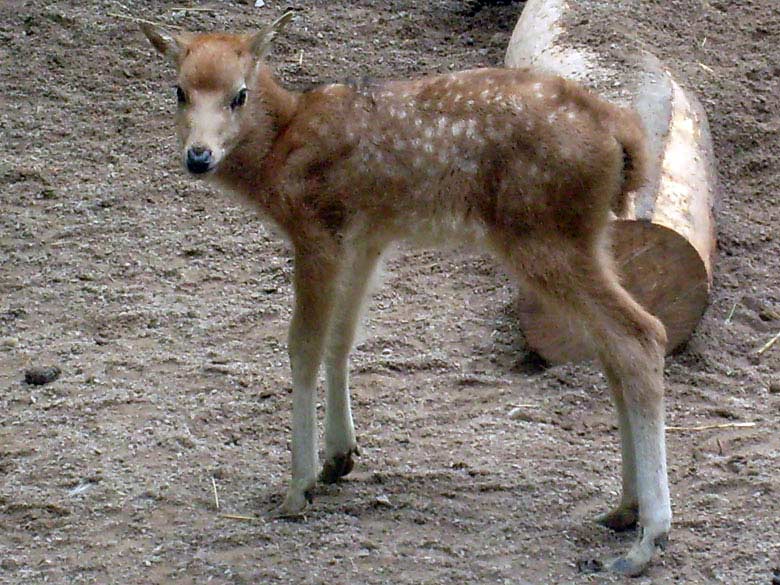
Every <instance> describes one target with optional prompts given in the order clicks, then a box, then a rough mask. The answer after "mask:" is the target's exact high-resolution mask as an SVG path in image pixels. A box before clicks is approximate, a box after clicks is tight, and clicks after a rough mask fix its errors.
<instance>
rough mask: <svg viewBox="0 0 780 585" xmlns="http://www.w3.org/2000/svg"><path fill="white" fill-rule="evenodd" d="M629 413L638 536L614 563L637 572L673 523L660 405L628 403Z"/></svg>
mask: <svg viewBox="0 0 780 585" xmlns="http://www.w3.org/2000/svg"><path fill="white" fill-rule="evenodd" d="M628 416H629V418H630V421H631V432H632V435H633V439H634V449H635V454H636V480H637V481H636V485H637V497H638V500H639V525H640V531H639V538H638V540H637V542H636V543H635V544H634V546H633V547H632V548H631V550H630V551H629V553H628V554H627V555H626V556H625V557H623V558H621V559H618V560H617V561H616V563H615V565H614V566H613V568H615V569H616V570H617V571H619V572H622V573H627V574H630V575H636V574H639V573H641V572H642V570H643V569H644V567H645V566H646V565H647V563H648V562H649V561H650V559H651V558H652V556H653V553H654V552H655V548H656V546H657V545H660V546H664V545H665V543H666V537H667V534H668V532H669V529H670V527H671V523H672V509H671V503H670V499H669V484H668V479H667V472H666V446H665V439H664V420H663V410H662V407H660V408H658V409H640V408H631V407H630V406H629V409H628Z"/></svg>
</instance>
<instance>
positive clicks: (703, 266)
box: [506, 0, 716, 363]
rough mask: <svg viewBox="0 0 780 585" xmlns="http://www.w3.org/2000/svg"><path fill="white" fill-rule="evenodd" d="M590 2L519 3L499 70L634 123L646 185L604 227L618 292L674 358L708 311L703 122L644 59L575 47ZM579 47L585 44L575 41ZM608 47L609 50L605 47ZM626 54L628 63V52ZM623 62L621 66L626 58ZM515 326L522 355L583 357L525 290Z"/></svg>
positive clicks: (581, 344)
mask: <svg viewBox="0 0 780 585" xmlns="http://www.w3.org/2000/svg"><path fill="white" fill-rule="evenodd" d="M596 5H597V3H596V2H594V1H587V0H583V1H580V2H577V3H570V2H567V1H565V0H528V1H527V2H526V4H525V8H524V10H523V13H522V14H521V17H520V19H519V20H518V23H517V25H516V27H515V30H514V33H513V35H512V39H511V40H510V43H509V47H508V49H507V54H506V65H507V66H508V67H535V68H538V69H543V70H547V71H550V72H553V73H556V74H558V75H563V76H564V77H568V78H571V79H576V80H578V81H580V82H582V83H584V84H585V85H588V86H590V87H591V88H593V89H594V90H595V91H597V92H598V93H600V94H601V95H603V96H604V97H606V98H607V99H611V100H612V101H617V102H621V103H622V104H623V105H630V106H631V107H633V108H634V109H635V110H636V111H637V112H638V113H639V114H640V116H641V117H642V120H643V122H644V124H645V126H646V128H647V132H648V142H649V148H650V151H651V170H650V176H649V181H648V182H647V184H646V185H645V186H644V187H643V188H642V189H641V190H640V191H639V192H637V193H634V194H633V196H632V202H631V204H630V206H629V210H628V212H627V213H626V214H625V215H624V216H623V217H619V218H616V219H615V221H614V225H613V249H614V255H615V260H616V265H617V268H618V271H619V273H620V276H621V281H622V283H623V285H624V286H625V288H626V289H627V290H628V291H629V292H630V293H631V294H632V295H633V296H634V298H635V299H636V300H637V301H639V302H640V303H642V305H644V306H645V307H646V308H647V309H648V310H649V311H650V312H651V313H653V314H654V315H656V316H657V317H658V318H659V319H661V321H663V323H664V325H665V326H666V329H667V336H668V339H669V343H668V346H667V351H668V352H673V351H674V350H676V349H678V348H680V347H681V346H682V345H683V344H684V343H685V342H686V341H687V340H688V338H689V337H690V335H691V333H692V332H693V330H694V329H695V327H696V325H697V324H698V322H699V320H700V319H701V316H702V314H703V313H704V310H705V308H706V306H707V303H708V301H709V293H710V288H711V286H712V268H713V261H714V256H715V249H716V239H715V222H714V217H713V204H714V201H715V188H716V175H715V172H714V164H713V160H714V159H713V153H712V140H711V137H710V133H709V127H708V124H707V118H706V116H705V114H704V111H703V110H702V108H701V106H700V105H699V103H698V101H697V100H696V98H695V97H693V96H692V95H691V94H689V93H688V92H686V91H684V90H683V89H682V88H681V87H680V85H679V84H678V83H677V81H675V79H674V77H673V76H672V74H671V73H670V72H669V71H668V70H667V69H666V68H665V67H664V66H663V65H662V64H661V63H660V62H659V61H658V59H656V58H655V57H654V56H653V55H652V54H650V53H648V52H646V51H643V50H640V49H638V48H636V47H632V46H631V45H632V44H633V43H631V42H629V41H628V40H627V41H626V43H625V47H624V50H623V51H622V54H621V58H620V59H615V58H612V57H613V56H612V55H605V54H600V53H599V51H600V50H601V51H603V49H600V48H596V47H594V46H591V45H595V44H597V43H589V42H588V41H587V40H583V39H578V26H580V25H579V24H578V23H581V22H588V18H591V19H592V18H593V17H594V12H595V11H596V10H597V9H598V7H597V6H596ZM582 36H583V37H587V35H582ZM609 46H610V47H611V48H612V49H614V47H615V43H614V41H613V42H612V43H611V44H610V45H609ZM632 49H633V53H631V50H632ZM627 52H628V54H629V55H630V56H629V57H628V58H626V57H625V55H626V53H627ZM517 306H518V317H519V320H520V324H521V327H522V328H523V331H524V334H525V337H526V340H527V342H528V344H529V346H530V347H531V348H532V349H534V350H535V351H536V352H537V353H539V354H540V355H541V356H542V357H544V358H545V359H546V360H547V361H549V362H551V363H561V362H568V361H580V360H584V359H589V358H591V357H593V356H592V354H591V351H590V348H589V343H588V339H587V336H586V335H585V333H584V332H583V331H582V330H581V329H580V328H579V327H578V325H576V324H575V323H572V322H570V321H567V320H566V319H564V318H563V317H561V316H560V315H557V314H554V313H552V312H550V310H549V309H548V308H547V307H545V306H543V305H542V304H541V303H540V302H539V300H538V299H537V298H536V297H535V296H534V295H533V294H532V293H531V292H530V291H527V290H524V291H521V294H520V296H519V300H518V305H517Z"/></svg>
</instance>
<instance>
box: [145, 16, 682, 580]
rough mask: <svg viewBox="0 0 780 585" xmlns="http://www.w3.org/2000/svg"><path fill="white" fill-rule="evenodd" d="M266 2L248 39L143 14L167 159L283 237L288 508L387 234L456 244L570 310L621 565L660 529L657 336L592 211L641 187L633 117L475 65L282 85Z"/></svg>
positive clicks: (346, 414)
mask: <svg viewBox="0 0 780 585" xmlns="http://www.w3.org/2000/svg"><path fill="white" fill-rule="evenodd" d="M290 18H291V14H289V13H288V14H285V15H284V16H283V17H281V18H280V19H278V20H277V21H276V22H274V23H273V24H271V25H270V26H267V27H266V28H265V29H264V30H262V31H261V32H259V33H256V34H248V35H228V34H204V35H194V34H189V33H185V34H179V35H176V36H172V35H171V34H169V33H167V32H164V31H161V30H158V29H155V28H153V27H151V26H146V25H144V26H143V31H144V33H145V34H146V36H147V37H148V38H149V40H150V41H151V43H152V44H153V45H154V47H155V48H156V49H157V50H158V51H159V52H160V53H162V54H163V55H165V56H166V57H168V58H170V59H171V60H172V61H173V62H174V64H175V65H176V67H177V68H178V87H177V94H178V101H179V108H178V113H177V116H176V118H177V125H178V134H179V138H180V140H181V145H182V158H183V162H184V165H185V167H186V168H187V169H188V170H189V171H190V172H191V173H193V174H196V175H201V176H203V177H206V178H209V179H211V180H213V181H215V182H216V183H218V184H220V185H222V186H224V187H226V188H228V189H229V190H231V191H234V192H237V193H240V194H241V195H243V196H244V197H246V198H248V199H249V200H251V201H252V202H253V203H254V204H255V205H256V207H257V208H258V209H259V210H260V211H261V213H262V214H263V215H264V216H266V217H267V218H268V219H269V220H270V221H271V222H273V223H274V224H276V226H278V227H279V228H280V229H281V230H282V231H283V232H284V233H285V234H286V235H287V237H288V238H289V240H290V242H291V243H292V246H293V249H294V262H295V274H294V287H295V309H294V313H293V318H292V323H291V325H290V336H289V354H290V365H291V369H292V379H293V415H292V417H293V425H292V426H293V436H292V481H291V483H290V484H289V488H288V490H287V495H286V498H285V500H284V503H283V505H282V509H281V512H282V513H283V514H285V515H295V514H299V513H300V512H301V511H302V510H303V509H304V507H305V506H306V504H307V498H308V492H309V490H311V489H312V487H313V486H314V484H315V482H316V480H317V477H318V467H319V465H318V454H317V438H316V437H317V432H316V420H315V389H316V384H317V373H318V370H319V366H320V363H321V361H323V360H324V362H325V372H326V389H327V410H326V421H325V463H324V465H323V467H322V470H321V471H320V473H319V479H320V480H321V481H323V482H334V481H336V480H338V479H339V478H340V477H342V476H344V475H347V474H348V473H349V472H350V471H351V470H352V466H353V461H352V457H353V455H355V454H357V443H356V441H355V431H354V428H353V423H352V414H351V410H350V399H349V393H348V388H347V360H348V355H349V352H350V349H351V347H352V344H353V340H354V336H355V328H356V324H357V321H358V318H359V315H360V308H361V305H362V303H363V301H364V297H365V296H366V289H367V283H368V282H369V280H370V276H371V274H372V272H373V271H374V269H375V268H376V266H377V262H378V261H379V259H380V257H381V256H382V253H383V251H384V250H385V249H386V248H387V246H388V244H389V243H390V242H392V241H394V240H398V239H400V238H410V237H411V238H417V237H419V236H420V234H423V235H424V237H425V238H426V241H431V240H434V241H437V240H440V239H443V238H450V237H455V238H461V239H462V238H466V239H468V240H470V241H478V242H481V243H482V244H484V245H485V246H487V247H488V248H489V249H491V250H492V251H493V252H495V254H497V255H498V256H499V257H500V258H501V259H503V260H504V261H505V262H506V264H507V265H508V267H509V268H510V270H511V271H512V272H513V273H514V274H516V276H517V277H518V278H520V279H522V281H523V282H524V283H525V284H526V285H527V286H529V287H530V288H531V289H533V290H534V291H536V293H538V294H539V296H540V297H541V298H543V299H544V302H546V303H547V304H548V305H550V306H551V307H552V308H554V309H556V310H558V311H560V312H562V313H564V314H569V315H570V316H572V317H574V318H577V319H579V320H580V321H581V322H582V324H583V325H584V327H585V328H586V330H587V331H588V332H589V333H590V335H591V337H592V341H593V347H594V350H595V352H596V354H597V355H598V358H599V360H600V362H601V364H602V366H603V369H604V371H605V373H606V376H607V378H608V380H609V384H610V387H611V390H612V395H613V398H614V402H615V405H616V407H617V412H618V418H619V422H620V435H621V439H622V456H623V466H622V471H623V485H622V487H623V493H622V499H621V501H620V503H619V504H618V506H617V508H615V509H614V510H613V511H611V512H609V513H608V514H605V515H604V516H602V517H600V519H599V520H600V521H601V522H602V523H603V524H605V525H607V526H609V527H611V528H614V529H617V530H622V529H626V528H630V527H632V526H634V525H635V524H637V522H638V523H639V525H640V526H641V530H640V532H639V538H638V540H637V542H636V544H635V545H634V546H633V547H632V548H631V550H630V551H629V552H628V554H627V555H626V556H624V557H622V558H619V559H617V560H616V561H615V562H614V563H613V564H612V568H613V569H614V570H616V571H618V572H621V573H626V574H632V575H633V574H638V573H640V572H641V571H642V570H643V569H644V567H645V566H646V565H647V563H648V562H649V560H650V559H651V557H652V555H653V553H654V549H655V546H656V545H661V546H662V545H663V544H664V543H665V539H666V535H667V532H668V531H669V527H670V523H671V508H670V504H669V488H668V486H667V476H666V453H665V444H664V407H663V363H664V361H663V356H664V347H665V343H666V334H665V331H664V328H663V326H662V325H661V323H660V322H659V321H658V320H657V319H655V318H654V317H652V316H651V315H649V314H648V313H647V312H646V311H645V310H643V309H642V307H640V306H639V305H638V304H637V303H636V302H635V301H634V300H633V299H632V298H631V297H630V296H629V295H628V293H626V291H625V290H624V289H623V288H622V287H621V286H620V284H619V283H618V279H617V278H616V276H615V272H614V269H613V266H612V260H611V258H610V253H609V229H608V228H609V222H610V214H611V212H615V213H617V214H620V212H621V210H622V209H623V207H624V205H625V202H626V197H627V193H629V192H630V191H633V190H635V189H637V188H638V187H640V186H641V184H642V182H643V180H644V169H645V165H646V154H645V148H644V135H643V131H642V129H641V125H640V123H639V122H638V120H637V118H636V117H635V116H634V115H632V114H630V113H628V112H627V111H624V110H622V109H619V108H617V107H614V106H612V105H610V104H608V103H606V102H604V101H602V100H601V99H599V98H597V97H595V96H594V95H592V94H591V93H589V92H587V91H586V90H585V89H583V88H581V87H579V86H578V85H576V84H574V83H572V82H569V81H566V80H564V79H561V78H558V77H553V76H549V75H542V74H540V73H535V72H533V71H529V70H506V69H483V70H472V71H464V72H460V73H453V74H449V75H437V76H433V77H426V78H422V79H417V80H413V81H397V82H389V83H381V84H377V85H367V86H362V87H354V86H350V85H341V84H333V85H325V86H322V87H319V88H316V89H314V90H312V91H308V92H305V93H296V92H291V91H288V90H285V89H283V88H282V87H281V86H280V85H278V84H277V82H276V81H275V80H274V78H273V76H272V74H271V71H270V70H269V68H268V66H267V65H266V63H265V56H266V53H267V52H268V50H269V47H270V44H271V41H272V39H273V37H274V36H275V35H276V34H277V33H278V32H279V31H280V30H281V29H282V27H283V26H284V25H285V24H286V23H287V22H288V21H289V20H290Z"/></svg>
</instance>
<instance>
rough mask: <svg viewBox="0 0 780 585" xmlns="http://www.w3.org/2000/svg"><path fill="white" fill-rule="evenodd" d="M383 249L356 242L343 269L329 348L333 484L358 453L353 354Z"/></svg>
mask: <svg viewBox="0 0 780 585" xmlns="http://www.w3.org/2000/svg"><path fill="white" fill-rule="evenodd" d="M381 255H382V246H380V245H378V244H377V245H373V244H369V245H365V244H363V243H360V242H356V243H355V246H353V251H352V252H351V253H350V254H349V258H348V260H347V261H346V262H345V263H344V264H343V266H342V274H341V276H340V279H339V285H338V295H337V300H336V303H335V306H334V309H333V316H332V318H331V324H330V329H329V332H328V338H327V347H326V348H325V386H326V399H327V402H326V409H325V463H324V464H323V466H322V471H321V472H320V481H322V482H324V483H333V482H335V481H337V480H338V479H339V478H340V477H343V476H345V475H347V474H349V472H350V471H352V468H353V466H354V462H353V459H352V457H353V455H357V454H358V447H357V441H356V440H355V427H354V423H353V421H352V409H351V405H350V396H349V353H350V350H351V349H352V345H353V344H354V342H355V331H356V330H357V327H358V323H359V320H360V315H361V311H362V308H363V303H364V300H365V297H366V293H367V291H368V287H369V283H370V282H371V278H372V275H373V274H374V272H375V270H376V266H377V264H378V262H379V259H380V258H381Z"/></svg>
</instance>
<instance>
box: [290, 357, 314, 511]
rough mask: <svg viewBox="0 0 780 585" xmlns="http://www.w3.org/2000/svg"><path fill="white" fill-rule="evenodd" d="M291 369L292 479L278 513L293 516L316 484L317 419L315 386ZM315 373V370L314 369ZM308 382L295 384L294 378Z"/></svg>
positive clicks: (310, 378)
mask: <svg viewBox="0 0 780 585" xmlns="http://www.w3.org/2000/svg"><path fill="white" fill-rule="evenodd" d="M296 369H297V368H296V367H295V366H293V372H294V375H293V417H292V419H293V420H292V479H291V481H290V485H289V487H288V490H287V495H286V497H285V500H284V503H283V504H282V511H283V512H285V513H288V514H296V513H298V512H300V511H301V510H303V509H304V508H305V507H306V504H307V492H308V490H310V489H311V488H312V486H314V484H315V482H316V480H317V469H318V468H319V458H318V456H317V418H316V404H315V397H316V392H315V385H314V382H313V378H315V376H312V375H311V374H310V373H309V375H304V376H301V375H300V373H299V374H298V375H296V372H295V370H296ZM315 372H316V369H315ZM299 376H300V377H304V378H308V380H307V379H304V380H298V379H296V378H298V377H299Z"/></svg>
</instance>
